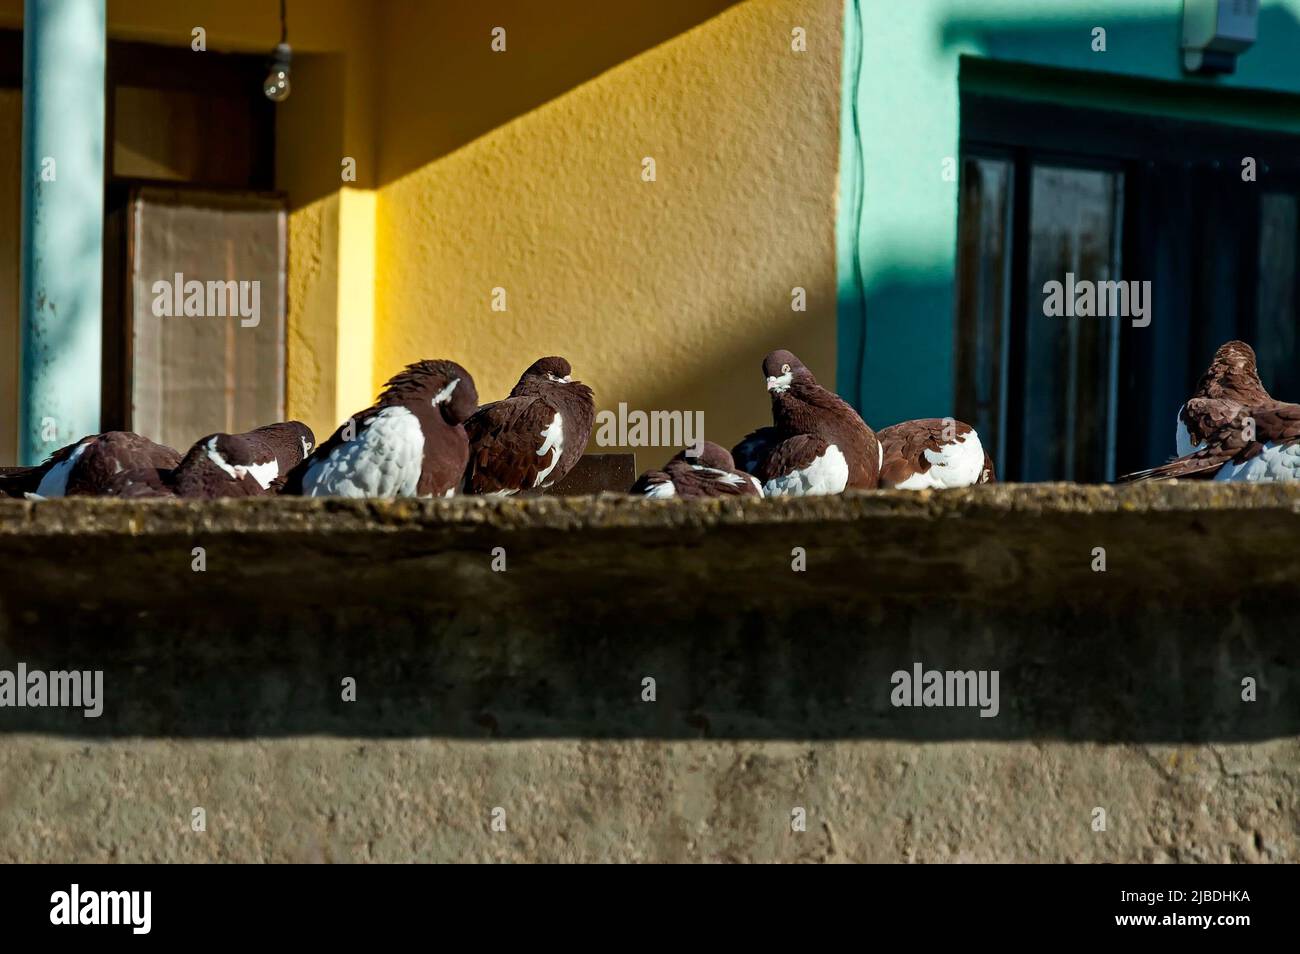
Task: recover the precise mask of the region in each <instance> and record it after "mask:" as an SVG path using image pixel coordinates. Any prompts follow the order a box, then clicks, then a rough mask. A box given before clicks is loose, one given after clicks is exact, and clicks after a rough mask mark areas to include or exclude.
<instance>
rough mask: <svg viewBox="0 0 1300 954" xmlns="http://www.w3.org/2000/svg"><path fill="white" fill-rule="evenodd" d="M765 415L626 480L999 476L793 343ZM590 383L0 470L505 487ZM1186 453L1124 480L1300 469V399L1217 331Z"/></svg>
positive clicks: (534, 480)
mask: <svg viewBox="0 0 1300 954" xmlns="http://www.w3.org/2000/svg"><path fill="white" fill-rule="evenodd" d="M763 377H764V380H765V381H766V385H767V391H768V394H769V396H770V398H771V402H772V423H771V424H770V425H766V426H763V427H759V428H757V429H756V430H754V431H752V432H750V433H749V434H748V435H746V436H745V437H744V438H743V439H742V440H741V441H740V443H739V444H737V445H736V446H735V447H734V448H732V449H731V450H730V451H728V450H727V449H726V448H724V447H720V446H719V445H717V444H714V443H711V442H709V441H702V442H701V443H700V444H699V445H698V446H696V447H691V448H687V449H686V450H683V451H681V452H679V453H677V454H676V455H675V456H673V457H672V459H670V460H669V461H668V462H667V463H666V464H664V466H663V469H662V470H652V471H649V472H647V473H644V474H642V475H641V476H640V477H639V478H637V481H636V483H635V484H633V485H632V487H631V489H630V490H629V493H631V494H633V495H637V496H643V497H648V498H653V499H664V498H671V497H680V498H684V499H692V498H701V497H783V496H813V495H820V494H838V493H842V492H843V491H845V490H871V489H876V488H882V489H889V488H895V489H901V490H923V489H936V490H943V489H948V488H954V487H967V486H972V485H975V484H985V483H991V482H994V481H995V479H996V478H995V476H994V473H993V461H992V459H991V458H990V456H989V455H988V453H987V452H986V451H985V449H984V446H983V444H982V443H981V441H980V438H979V435H978V434H977V433H976V432H975V429H974V428H972V427H971V426H970V425H968V424H963V423H962V422H960V421H955V420H953V419H952V418H942V419H940V418H927V419H922V420H915V421H904V422H902V423H900V424H894V425H892V426H891V427H886V428H884V429H883V430H881V431H880V432H878V433H877V432H875V431H873V430H872V429H871V428H870V427H869V426H868V425H867V423H866V422H865V421H864V420H863V419H862V417H861V416H860V415H859V414H858V413H857V411H855V410H854V409H853V408H852V407H850V406H849V404H848V403H847V402H845V401H844V400H843V399H841V398H840V397H839V396H838V395H837V394H835V393H834V392H833V391H830V390H828V389H826V388H824V387H822V386H821V385H820V384H818V383H817V379H816V378H815V377H814V376H813V373H812V371H810V370H809V369H808V368H807V367H806V366H805V365H804V364H803V362H802V361H800V360H799V359H798V358H797V357H795V356H794V355H793V354H791V353H790V352H789V351H773V352H772V353H771V354H769V355H768V356H767V357H766V358H764V359H763ZM595 418H596V414H595V400H594V396H593V394H592V391H591V388H589V387H587V386H586V385H584V384H582V382H580V381H575V380H574V379H573V371H572V368H571V367H570V365H569V362H568V361H566V360H565V359H564V358H560V357H547V358H541V359H540V360H538V361H536V362H534V363H533V364H532V365H531V366H530V367H529V368H528V369H527V370H526V371H524V373H523V375H522V376H521V377H520V379H519V383H518V384H516V385H515V386H514V388H513V389H512V390H511V391H510V394H509V395H507V396H506V397H505V398H503V399H502V400H500V401H494V402H492V403H490V404H484V405H482V406H479V403H478V391H477V390H476V389H475V387H474V379H473V378H472V377H471V376H470V374H469V372H468V371H466V370H465V369H464V368H463V367H461V366H460V365H459V364H457V363H455V362H454V361H447V360H436V361H417V362H416V363H414V364H411V365H409V366H407V367H406V368H405V369H404V370H402V371H401V372H400V373H399V374H397V375H395V376H394V377H392V378H391V379H390V380H389V381H388V382H387V384H385V386H384V389H383V391H382V393H381V394H380V395H379V398H378V400H376V402H375V403H374V404H373V405H372V406H371V407H369V408H366V409H365V410H363V411H359V412H358V413H356V414H354V415H353V416H352V417H350V418H348V420H346V421H344V422H343V424H341V425H340V426H339V428H338V429H337V430H335V432H334V433H333V434H332V435H331V436H330V438H329V439H328V440H327V441H325V442H324V443H323V444H321V445H319V446H316V443H315V435H313V434H312V431H311V429H310V428H309V427H307V425H306V424H303V423H301V422H300V421H287V422H283V423H279V424H270V425H268V426H266V427H259V428H257V429H256V430H252V431H248V432H247V433H244V434H209V435H207V436H205V437H202V438H200V439H199V440H198V441H197V442H196V443H195V444H194V446H193V447H191V448H190V449H189V450H188V451H187V452H186V453H185V454H184V455H181V454H179V453H177V452H176V451H175V450H173V449H172V448H170V447H164V446H162V445H161V444H156V443H154V442H153V441H151V440H149V439H148V438H145V437H142V436H140V435H139V434H132V433H128V432H123V431H109V432H107V433H104V434H94V435H90V436H88V437H83V438H82V439H81V440H79V441H77V442H76V443H74V444H69V445H68V446H67V447H63V448H61V449H59V450H57V451H55V452H54V453H53V454H51V455H50V457H49V459H48V460H46V461H45V462H44V463H42V464H40V465H39V466H37V467H29V468H23V469H19V470H17V471H15V472H12V473H8V474H4V475H0V493H3V494H5V495H8V496H12V497H29V498H37V499H39V498H46V497H64V496H78V495H83V496H108V497H127V498H146V497H182V498H198V499H215V498H219V497H257V496H271V495H276V494H283V495H297V496H305V497H450V496H453V495H455V494H486V495H492V496H511V495H514V494H521V493H522V494H531V493H539V492H542V491H545V490H547V489H548V488H550V487H553V486H555V484H557V483H559V482H560V481H561V480H563V479H564V477H565V476H566V475H567V474H568V473H569V472H570V471H571V470H572V469H573V467H574V465H575V464H576V463H577V462H578V460H579V459H580V458H581V457H582V454H583V451H584V450H585V449H586V447H587V442H588V441H589V439H590V437H591V432H592V428H593V426H594V423H595ZM1177 448H1178V453H1179V455H1180V456H1178V457H1177V458H1175V459H1174V460H1171V461H1169V462H1168V463H1166V464H1163V465H1161V466H1159V467H1153V468H1151V469H1150V470H1144V471H1139V472H1137V473H1135V474H1129V475H1127V476H1126V477H1123V478H1121V479H1122V480H1127V481H1134V480H1159V479H1167V478H1177V477H1191V478H1201V479H1210V478H1213V479H1215V480H1238V481H1279V480H1297V479H1300V405H1296V404H1286V403H1283V402H1280V401H1276V400H1274V399H1273V398H1272V397H1270V396H1269V394H1268V392H1267V391H1266V390H1265V389H1264V386H1263V384H1262V383H1261V382H1260V380H1259V373H1258V370H1257V367H1256V361H1255V353H1254V351H1252V350H1251V348H1250V346H1249V345H1247V344H1245V343H1243V342H1240V341H1230V342H1228V343H1227V344H1225V345H1223V347H1221V348H1220V349H1219V350H1218V352H1217V353H1216V354H1215V356H1214V361H1213V362H1212V363H1211V365H1210V368H1209V370H1208V371H1206V372H1205V374H1204V375H1203V376H1202V377H1201V380H1200V382H1199V384H1198V385H1197V388H1196V393H1195V394H1194V395H1193V396H1192V398H1191V399H1190V400H1188V401H1187V403H1186V404H1184V405H1183V407H1182V408H1181V409H1180V410H1179V412H1178V421H1177Z"/></svg>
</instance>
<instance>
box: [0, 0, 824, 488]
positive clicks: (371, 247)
mask: <svg viewBox="0 0 1300 954" xmlns="http://www.w3.org/2000/svg"><path fill="white" fill-rule="evenodd" d="M841 12H842V7H841V0H741V2H735V0H659V2H657V3H655V4H648V5H624V4H609V3H605V2H602V0H555V2H552V3H548V4H545V5H539V4H537V3H535V2H532V0H499V2H495V3H492V4H455V5H452V4H441V3H438V4H435V3H427V2H423V0H377V2H371V3H355V2H350V0H290V3H289V20H290V41H291V42H292V44H293V45H294V49H295V65H294V74H293V82H294V91H293V95H292V96H291V97H290V98H289V100H288V101H287V102H286V103H285V104H283V105H282V106H280V107H279V115H278V122H277V170H276V171H277V186H278V187H279V188H281V189H282V190H284V191H285V192H286V193H287V194H288V196H289V201H290V205H291V208H292V213H291V216H290V227H289V248H290V276H289V348H288V361H289V367H288V381H289V389H288V395H289V407H288V411H289V413H290V415H292V416H295V417H299V418H302V419H303V420H306V421H307V422H308V423H309V424H311V425H312V427H313V428H315V429H316V430H317V431H318V432H320V433H322V434H324V433H328V432H329V431H330V430H332V429H333V427H334V426H335V425H336V424H337V423H338V422H339V421H340V420H341V419H343V418H344V417H346V415H347V414H349V413H350V412H352V411H354V410H356V409H358V408H360V407H363V406H365V405H366V404H367V403H369V402H370V400H371V399H372V398H373V395H374V393H375V390H376V387H377V385H378V384H379V383H380V382H382V381H383V380H384V379H385V378H387V377H388V376H389V375H390V374H392V373H393V372H394V371H396V370H397V369H398V368H400V367H401V366H402V365H404V364H406V363H408V362H410V361H412V360H416V359H418V358H422V357H443V356H446V357H452V358H455V359H457V360H459V361H461V362H462V363H463V364H464V365H465V366H466V367H468V368H469V369H470V370H471V372H472V373H473V374H474V375H475V378H476V380H477V382H478V385H479V392H480V394H481V396H482V398H483V400H485V401H486V400H491V399H495V398H498V397H500V396H502V395H503V394H504V393H505V392H506V391H507V390H508V389H509V387H510V386H511V385H512V384H513V383H514V381H515V379H516V378H517V377H518V374H519V372H520V371H521V370H522V369H523V368H524V367H525V366H526V365H527V364H529V363H530V362H531V361H532V360H533V359H535V358H536V357H538V356H540V355H542V354H549V353H560V354H564V355H567V356H568V357H569V358H570V359H571V360H572V361H573V363H574V366H575V370H576V373H577V375H578V376H579V377H581V378H582V379H583V380H584V381H586V382H587V383H589V384H591V385H592V386H593V387H594V388H595V390H596V394H597V402H598V406H599V407H602V408H609V409H614V408H616V407H617V405H618V403H619V402H620V401H622V402H626V403H627V405H628V406H629V408H631V409H634V410H636V409H639V410H644V411H651V410H690V411H696V410H699V411H703V412H704V414H705V429H706V436H708V437H710V438H712V439H715V440H718V441H719V442H721V443H728V442H730V441H731V440H733V439H734V438H736V437H738V436H739V435H740V434H741V433H743V431H744V430H746V429H748V428H749V427H751V426H753V425H755V424H757V423H761V422H764V421H766V420H767V414H768V409H767V398H766V394H765V392H764V391H763V388H762V383H761V380H760V378H759V373H758V362H759V360H760V359H761V357H762V355H763V354H764V353H765V352H766V351H767V350H770V349H771V348H774V347H778V346H779V347H787V348H790V349H792V350H794V351H796V352H797V353H798V354H800V355H801V356H802V357H803V358H804V360H805V361H807V362H808V363H809V364H810V365H811V366H812V367H813V368H814V369H816V370H817V372H818V374H819V376H820V377H821V379H822V380H823V381H824V382H825V383H828V384H833V383H834V382H833V377H834V366H835V283H834V277H835V276H834V270H835V249H834V223H835V185H836V161H837V153H838V104H839V92H838V90H839V75H840V74H839V70H840V67H839V51H840V32H841V25H840V18H841ZM20 22H21V2H20V0H0V25H3V24H10V25H14V24H17V23H20ZM109 23H110V34H111V35H112V36H114V37H119V38H130V39H139V40H148V41H151V42H160V43H167V44H171V45H177V46H181V45H184V46H188V45H189V41H190V31H191V29H192V28H193V27H194V26H203V27H204V28H205V29H206V30H207V36H208V45H209V48H210V49H213V50H239V51H268V50H269V49H270V47H271V46H272V45H273V44H274V43H275V41H276V40H277V39H278V22H277V11H276V4H274V3H270V2H263V0H187V2H186V3H185V4H176V3H173V2H171V0H110V2H109ZM496 26H502V27H504V28H505V29H506V37H507V49H506V51H505V52H504V53H494V52H493V51H492V50H491V40H492V35H491V31H492V29H493V28H494V27H496ZM796 26H798V27H803V28H804V29H805V30H806V31H807V36H808V44H807V45H808V49H807V52H805V53H795V52H793V51H792V50H791V46H790V39H791V30H792V29H793V28H794V27H796ZM348 156H350V157H352V158H354V159H356V170H357V181H356V182H354V183H344V182H342V180H341V177H340V163H341V161H342V159H343V158H344V157H348ZM646 156H652V157H654V159H655V162H656V173H657V181H655V182H645V181H643V179H642V175H641V173H642V159H643V158H644V157H646ZM498 286H500V287H504V288H505V289H506V296H507V298H506V300H507V307H508V310H507V311H506V312H505V313H497V312H493V311H492V310H491V307H490V305H491V301H492V289H493V288H495V287H498ZM794 286H801V287H803V288H805V289H807V301H808V305H807V311H805V312H795V311H792V310H791V306H790V301H791V288H792V287H794ZM666 456H668V454H667V452H665V451H660V450H654V449H651V450H649V451H643V452H642V455H641V457H640V461H639V462H640V463H643V464H655V463H659V462H660V459H661V458H664V457H666Z"/></svg>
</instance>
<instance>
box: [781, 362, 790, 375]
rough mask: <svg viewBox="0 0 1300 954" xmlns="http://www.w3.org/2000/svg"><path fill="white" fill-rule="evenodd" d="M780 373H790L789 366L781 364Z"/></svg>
mask: <svg viewBox="0 0 1300 954" xmlns="http://www.w3.org/2000/svg"><path fill="white" fill-rule="evenodd" d="M781 373H782V374H789V373H790V366H789V365H788V364H783V365H781Z"/></svg>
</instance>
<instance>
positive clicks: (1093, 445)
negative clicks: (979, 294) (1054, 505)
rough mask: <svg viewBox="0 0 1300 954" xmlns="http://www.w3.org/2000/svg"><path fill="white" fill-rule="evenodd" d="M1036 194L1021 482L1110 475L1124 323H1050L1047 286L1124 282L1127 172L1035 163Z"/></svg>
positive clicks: (1093, 478) (1032, 219)
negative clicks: (1121, 230) (1122, 216)
mask: <svg viewBox="0 0 1300 954" xmlns="http://www.w3.org/2000/svg"><path fill="white" fill-rule="evenodd" d="M1031 183H1032V184H1031V190H1030V236H1029V241H1030V246H1029V289H1028V297H1027V314H1026V316H1025V368H1024V375H1025V393H1024V406H1023V407H1022V408H1019V409H1012V411H1013V413H1019V414H1021V415H1022V419H1023V421H1024V432H1023V433H1024V440H1023V443H1022V446H1021V470H1020V473H1021V479H1023V480H1078V481H1088V482H1095V481H1103V480H1110V479H1112V478H1113V477H1114V473H1113V471H1114V446H1115V441H1114V429H1115V420H1114V416H1115V379H1116V374H1117V371H1118V362H1117V358H1118V350H1117V345H1118V335H1117V333H1116V332H1117V329H1118V322H1117V320H1116V319H1115V318H1113V317H1106V318H1101V317H1086V318H1085V317H1048V316H1047V315H1045V314H1044V303H1045V293H1044V286H1045V285H1046V283H1048V282H1059V283H1061V285H1062V286H1063V288H1064V296H1065V297H1066V298H1067V299H1068V298H1069V297H1070V292H1069V288H1070V282H1071V277H1070V276H1073V281H1074V282H1075V283H1078V282H1080V281H1089V282H1101V281H1112V280H1119V279H1121V278H1122V277H1123V276H1121V275H1120V274H1119V271H1120V269H1119V223H1120V203H1121V201H1122V192H1123V176H1122V175H1121V174H1119V173H1114V172H1104V171H1096V170H1088V169H1073V168H1066V167H1060V166H1035V167H1034V169H1033V171H1032V179H1031Z"/></svg>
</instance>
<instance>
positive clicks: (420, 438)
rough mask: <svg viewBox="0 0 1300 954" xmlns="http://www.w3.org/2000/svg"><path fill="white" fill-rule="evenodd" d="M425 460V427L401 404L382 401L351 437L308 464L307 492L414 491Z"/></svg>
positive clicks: (394, 493) (410, 494) (364, 494)
mask: <svg viewBox="0 0 1300 954" xmlns="http://www.w3.org/2000/svg"><path fill="white" fill-rule="evenodd" d="M423 466H424V433H423V432H422V431H421V430H420V422H419V420H418V419H417V418H416V416H415V415H414V414H412V413H411V412H410V410H408V409H407V408H404V407H386V408H384V409H383V410H382V411H380V412H379V413H378V414H376V415H375V416H374V417H372V418H371V419H370V420H369V421H368V422H367V423H365V424H363V425H362V426H361V429H360V431H359V432H358V433H357V435H356V436H355V437H354V438H353V439H352V440H350V441H344V442H343V443H342V444H340V445H339V446H338V447H335V448H334V450H333V451H331V452H330V454H329V456H328V457H326V458H324V459H323V460H318V461H316V462H315V463H314V464H312V465H311V466H310V467H309V468H308V469H307V473H306V474H305V475H304V476H303V479H302V492H303V496H306V497H414V496H415V491H416V487H417V486H418V485H419V482H420V471H421V470H422V468H423Z"/></svg>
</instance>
